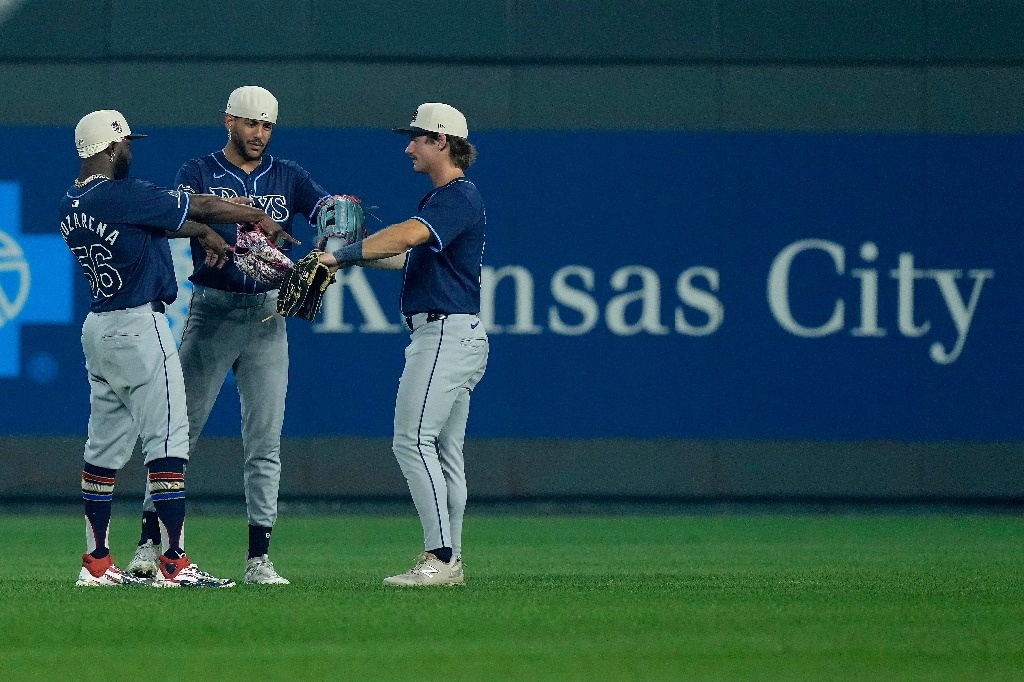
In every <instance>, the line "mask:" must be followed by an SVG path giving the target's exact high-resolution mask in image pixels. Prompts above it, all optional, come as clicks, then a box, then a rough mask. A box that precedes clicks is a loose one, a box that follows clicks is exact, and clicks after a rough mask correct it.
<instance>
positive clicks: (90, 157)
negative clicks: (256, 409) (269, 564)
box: [60, 110, 282, 587]
mask: <svg viewBox="0 0 1024 682" xmlns="http://www.w3.org/2000/svg"><path fill="white" fill-rule="evenodd" d="M141 137H145V136H144V135H133V134H132V131H131V128H129V126H128V122H127V121H126V120H125V118H124V116H122V115H121V114H120V113H119V112H117V111H113V110H101V111H94V112H92V113H90V114H88V115H86V116H85V117H83V118H82V119H81V121H79V123H78V125H77V127H76V128H75V145H76V147H77V149H78V155H79V157H81V158H82V159H83V161H82V166H81V172H80V174H79V176H78V179H77V180H75V182H74V185H73V187H71V189H69V190H68V191H67V194H66V195H65V196H64V199H63V200H62V201H61V204H60V219H61V220H60V231H61V235H62V236H63V237H64V240H65V241H66V242H67V245H68V248H70V249H71V253H72V254H73V255H74V257H75V259H76V260H77V261H78V264H79V265H80V266H81V267H82V272H83V273H84V274H85V277H86V280H88V282H89V289H90V291H91V295H92V303H91V305H90V307H89V314H88V315H87V316H86V318H85V322H84V324H83V325H82V349H83V351H84V353H85V360H86V370H87V372H88V375H89V387H90V390H91V393H90V397H89V403H90V414H89V429H88V430H89V435H88V439H87V441H86V444H85V453H84V459H85V463H84V465H83V467H82V498H83V500H84V504H85V531H86V532H85V537H86V554H84V555H83V556H82V569H81V571H79V575H78V582H77V584H78V585H80V586H110V585H128V584H139V583H149V582H150V581H148V580H140V579H138V578H136V577H133V576H131V575H129V574H126V573H123V572H122V571H121V570H120V569H118V568H117V566H116V565H115V564H114V558H113V556H112V555H111V554H110V548H109V546H108V540H109V526H110V512H111V500H112V496H113V492H114V484H115V480H116V475H117V471H118V470H119V469H120V468H121V467H123V466H124V465H125V464H126V463H127V462H128V460H129V459H130V458H131V456H132V451H133V450H134V448H135V443H136V441H138V440H139V438H140V437H141V439H142V452H143V455H144V456H145V463H146V467H147V468H148V470H149V474H148V482H149V486H148V487H149V490H150V492H151V494H152V498H153V501H154V506H155V515H156V518H157V527H158V530H159V531H160V532H161V534H162V536H163V545H162V553H161V555H160V556H159V558H158V559H157V564H158V567H157V570H156V571H155V573H154V576H153V577H154V578H155V580H154V581H153V583H152V584H154V585H156V586H159V587H180V586H183V585H186V586H191V587H231V586H232V585H234V581H232V580H229V579H220V578H215V577H213V576H211V575H210V574H209V573H206V572H205V571H202V570H200V568H199V567H198V566H196V564H194V563H193V562H192V561H191V560H190V559H189V557H188V555H187V554H185V543H184V539H185V535H184V526H185V462H186V460H188V421H187V418H186V406H185V386H184V382H183V379H182V374H181V364H180V362H179V358H178V353H177V350H176V348H175V345H174V337H173V336H172V335H171V330H170V327H169V326H168V324H167V318H166V317H165V316H164V314H163V312H164V307H165V306H166V305H167V304H168V303H171V302H173V301H174V299H175V297H176V296H177V289H178V287H177V282H176V280H175V278H174V268H173V266H172V264H171V252H170V248H169V247H168V245H167V237H168V233H171V234H173V235H175V236H191V237H193V238H195V240H196V241H197V242H199V243H202V244H204V245H205V248H206V250H205V251H204V254H205V255H204V259H205V260H204V263H205V265H207V266H209V267H211V268H213V269H216V268H217V267H218V266H220V265H223V263H224V261H225V259H226V254H227V251H228V246H227V244H226V243H225V241H224V240H223V239H221V238H220V237H219V236H218V235H217V234H216V233H215V232H214V231H213V230H211V229H210V228H209V227H207V226H206V225H202V224H199V223H195V222H189V221H188V220H187V219H192V220H201V221H215V222H223V221H226V220H238V221H252V222H261V221H262V223H263V224H262V227H263V228H264V229H266V230H267V231H268V232H269V233H270V235H271V238H274V236H277V235H280V233H281V232H282V228H281V227H280V225H278V224H277V223H275V222H274V221H273V220H271V219H270V217H269V216H267V215H266V213H264V212H263V211H261V210H258V209H255V208H252V207H249V206H243V205H239V204H233V203H230V202H227V201H223V200H221V199H218V198H216V197H211V196H195V197H190V196H189V195H188V194H185V193H182V192H179V191H176V190H167V189H163V188H160V187H157V186H155V185H153V184H150V183H148V182H143V181H141V180H136V179H134V178H130V177H128V170H129V166H130V164H131V159H132V150H131V145H132V140H136V139H139V138H141Z"/></svg>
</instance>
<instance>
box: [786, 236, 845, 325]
mask: <svg viewBox="0 0 1024 682" xmlns="http://www.w3.org/2000/svg"><path fill="white" fill-rule="evenodd" d="M815 249H817V250H819V251H824V252H825V253H827V254H828V255H829V256H831V257H832V262H833V263H834V264H835V267H836V274H837V275H841V274H843V270H844V268H845V265H844V263H845V258H846V257H845V252H844V251H843V247H842V246H840V245H839V244H835V243H833V242H829V241H825V240H824V239H801V240H800V241H798V242H793V243H792V244H790V245H789V246H787V247H786V248H784V249H783V250H782V251H780V252H779V255H778V256H776V257H775V260H774V261H772V267H771V269H770V270H769V271H768V307H769V308H771V311H772V315H774V316H775V320H776V321H777V322H778V323H779V324H780V325H781V326H782V328H783V329H785V330H786V331H787V332H789V333H790V334H793V335H794V336H800V337H803V338H808V339H813V338H818V337H821V336H828V335H829V334H835V333H836V332H837V331H839V330H840V329H842V328H843V324H844V320H843V311H844V309H845V304H844V303H843V301H842V300H841V299H840V300H837V301H836V303H835V306H833V308H832V314H831V316H829V318H828V320H827V321H826V322H824V323H823V324H820V325H818V326H817V327H810V326H807V325H805V324H800V323H799V322H797V321H796V318H794V317H793V311H792V310H791V309H790V307H789V292H790V281H789V270H790V267H791V266H792V265H793V260H794V259H795V258H796V257H797V256H799V255H800V254H802V253H804V252H805V251H812V250H815Z"/></svg>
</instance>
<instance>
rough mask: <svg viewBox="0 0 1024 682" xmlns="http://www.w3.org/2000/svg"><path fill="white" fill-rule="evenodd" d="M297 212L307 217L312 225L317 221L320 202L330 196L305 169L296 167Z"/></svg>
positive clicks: (295, 195)
mask: <svg viewBox="0 0 1024 682" xmlns="http://www.w3.org/2000/svg"><path fill="white" fill-rule="evenodd" d="M295 169H296V176H295V194H294V197H295V210H296V211H297V212H298V213H301V214H302V215H304V216H306V220H308V221H309V222H310V223H314V222H315V221H316V216H315V215H314V211H316V208H317V206H319V205H320V200H321V199H323V198H324V197H328V196H330V194H329V193H328V192H327V191H325V190H324V188H323V187H321V186H320V184H319V183H318V182H317V181H316V180H314V179H313V176H311V175H310V174H309V172H308V171H307V170H306V169H305V168H301V167H299V166H296V167H295Z"/></svg>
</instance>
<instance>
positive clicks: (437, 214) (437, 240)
mask: <svg viewBox="0 0 1024 682" xmlns="http://www.w3.org/2000/svg"><path fill="white" fill-rule="evenodd" d="M413 218H414V219H415V220H419V221H420V222H421V223H423V224H424V225H426V226H427V229H429V230H430V233H431V235H433V239H432V240H431V242H430V248H431V249H433V250H434V251H443V250H444V247H445V246H447V245H448V244H451V243H452V241H454V240H455V238H456V237H458V236H459V235H460V234H462V233H463V232H465V231H466V230H467V229H469V228H470V227H472V225H473V221H474V213H473V207H472V205H471V204H470V202H469V200H468V199H466V197H464V196H462V194H460V193H459V192H439V193H437V194H435V195H434V196H432V197H431V198H430V200H429V201H427V203H426V204H424V205H423V208H421V209H420V211H419V213H417V214H416V215H414V216H413Z"/></svg>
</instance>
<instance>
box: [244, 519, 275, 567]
mask: <svg viewBox="0 0 1024 682" xmlns="http://www.w3.org/2000/svg"><path fill="white" fill-rule="evenodd" d="M272 532H273V529H272V528H266V527H264V526H253V525H250V526H249V556H248V557H247V558H249V559H251V558H253V557H254V556H263V555H264V554H269V553H270V534H271V533H272Z"/></svg>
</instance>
